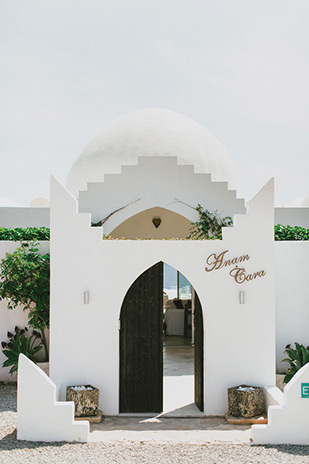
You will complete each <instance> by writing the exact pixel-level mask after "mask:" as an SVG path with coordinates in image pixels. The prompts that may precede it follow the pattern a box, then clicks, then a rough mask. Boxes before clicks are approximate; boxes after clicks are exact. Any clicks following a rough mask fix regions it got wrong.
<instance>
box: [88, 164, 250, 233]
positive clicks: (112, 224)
mask: <svg viewBox="0 0 309 464" xmlns="http://www.w3.org/2000/svg"><path fill="white" fill-rule="evenodd" d="M193 186H194V188H193ZM177 200H179V201H177ZM130 202H133V203H131V204H130V205H129V206H126V205H128V204H129V203H130ZM181 202H185V203H186V204H184V203H181ZM198 203H199V204H201V205H202V206H203V207H204V208H207V209H208V210H210V211H214V210H216V209H218V210H219V213H220V215H221V216H233V215H234V214H235V213H245V206H244V200H243V199H238V198H237V197H236V192H235V191H234V190H228V188H227V182H211V176H210V174H201V173H199V174H196V173H194V167H193V166H191V165H188V166H184V165H178V164H177V158H176V157H175V156H162V157H143V156H141V157H139V158H138V165H136V166H123V167H122V172H121V174H106V175H105V177H104V182H101V183H89V184H88V190H87V191H81V192H80V193H79V212H81V213H84V212H87V213H88V212H90V213H91V215H92V222H98V221H100V220H101V219H103V218H105V217H107V216H108V215H110V214H111V213H113V212H114V211H116V210H118V209H119V208H122V207H124V206H126V207H125V208H124V209H121V210H120V211H118V212H116V213H115V214H113V215H112V216H111V217H110V218H109V219H108V221H106V223H105V224H104V232H105V234H110V232H111V231H113V230H114V229H115V228H116V227H118V226H119V225H120V224H121V223H123V222H124V221H126V220H127V219H129V218H130V217H132V216H133V215H134V214H137V213H140V212H141V211H145V210H147V209H149V208H153V207H161V208H165V209H168V210H171V211H174V212H175V213H178V214H181V215H182V216H184V217H185V218H187V219H189V220H190V221H196V220H197V218H198V215H197V212H196V210H195V207H196V206H197V205H198Z"/></svg>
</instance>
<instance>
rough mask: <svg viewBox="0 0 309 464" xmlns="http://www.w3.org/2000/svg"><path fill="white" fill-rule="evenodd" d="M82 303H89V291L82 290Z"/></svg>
mask: <svg viewBox="0 0 309 464" xmlns="http://www.w3.org/2000/svg"><path fill="white" fill-rule="evenodd" d="M84 304H85V305H86V304H89V292H88V291H86V292H84Z"/></svg>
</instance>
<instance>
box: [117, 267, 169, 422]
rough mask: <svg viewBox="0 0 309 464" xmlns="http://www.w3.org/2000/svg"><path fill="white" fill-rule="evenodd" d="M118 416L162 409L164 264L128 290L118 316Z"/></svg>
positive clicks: (152, 268) (139, 279)
mask: <svg viewBox="0 0 309 464" xmlns="http://www.w3.org/2000/svg"><path fill="white" fill-rule="evenodd" d="M119 407H120V412H123V413H124V412H161V411H162V409H163V263H162V262H160V263H157V264H155V265H154V266H152V267H151V268H149V269H148V270H147V271H145V272H144V273H143V274H141V275H140V277H138V279H137V280H136V281H135V282H134V283H133V284H132V286H131V287H130V288H129V290H128V292H127V294H126V296H125V299H124V301H123V304H122V308H121V315H120V406H119Z"/></svg>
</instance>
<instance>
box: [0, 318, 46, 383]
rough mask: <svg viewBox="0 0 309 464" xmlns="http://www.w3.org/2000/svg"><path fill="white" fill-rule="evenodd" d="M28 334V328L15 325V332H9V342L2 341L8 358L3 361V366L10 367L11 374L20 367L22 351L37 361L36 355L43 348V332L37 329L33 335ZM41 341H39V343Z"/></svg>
mask: <svg viewBox="0 0 309 464" xmlns="http://www.w3.org/2000/svg"><path fill="white" fill-rule="evenodd" d="M27 335H28V329H27V327H25V328H24V329H19V328H18V327H17V326H16V327H15V334H12V333H11V332H8V333H7V336H8V339H9V341H8V342H2V343H1V345H2V348H3V350H2V353H3V354H4V356H5V357H6V358H7V359H6V360H5V361H4V362H3V363H2V366H3V367H10V366H11V369H10V374H13V373H14V372H15V371H17V369H18V357H19V355H20V354H21V353H22V354H24V355H25V356H27V358H29V359H31V361H34V362H35V363H36V360H35V359H34V355H35V354H36V353H38V352H39V351H40V350H41V349H42V344H41V343H42V339H41V334H40V333H39V332H36V331H35V330H34V331H33V332H32V335H30V336H27ZM38 341H39V343H38Z"/></svg>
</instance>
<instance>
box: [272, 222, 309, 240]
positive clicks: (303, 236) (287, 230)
mask: <svg viewBox="0 0 309 464" xmlns="http://www.w3.org/2000/svg"><path fill="white" fill-rule="evenodd" d="M275 240H278V241H280V240H281V241H282V240H309V229H305V228H304V227H299V226H293V227H292V226H283V225H282V224H277V225H275Z"/></svg>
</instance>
